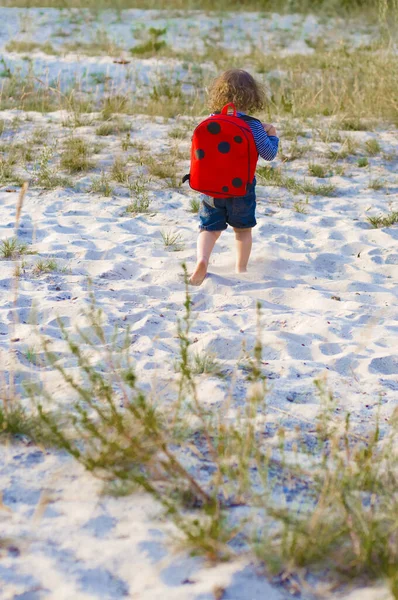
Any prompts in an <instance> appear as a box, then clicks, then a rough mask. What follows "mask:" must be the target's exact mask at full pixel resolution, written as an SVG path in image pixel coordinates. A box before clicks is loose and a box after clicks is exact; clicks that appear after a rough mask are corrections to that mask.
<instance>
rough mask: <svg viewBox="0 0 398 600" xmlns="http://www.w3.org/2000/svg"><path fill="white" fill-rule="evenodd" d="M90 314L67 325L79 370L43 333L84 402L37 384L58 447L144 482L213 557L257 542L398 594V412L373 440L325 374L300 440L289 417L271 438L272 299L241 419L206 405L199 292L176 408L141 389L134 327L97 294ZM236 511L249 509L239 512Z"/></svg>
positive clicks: (280, 562) (34, 390)
mask: <svg viewBox="0 0 398 600" xmlns="http://www.w3.org/2000/svg"><path fill="white" fill-rule="evenodd" d="M185 279H186V282H187V281H188V276H187V271H186V270H185ZM86 319H87V326H86V327H85V328H84V330H83V329H76V331H75V332H74V333H73V332H70V331H69V330H68V329H67V328H66V327H65V326H64V325H63V323H62V321H59V327H60V332H61V334H62V337H63V339H64V341H65V342H66V343H67V345H68V347H69V352H70V355H71V356H73V358H74V361H75V363H76V367H77V369H74V370H73V371H71V370H70V369H68V368H67V364H66V362H65V359H62V358H60V357H59V355H58V354H57V353H55V352H54V351H53V350H52V348H51V343H50V342H49V341H48V340H46V339H44V340H43V349H44V354H45V358H46V361H47V364H48V365H50V366H51V367H52V368H54V369H55V370H56V371H57V372H58V373H59V375H60V377H61V379H62V380H63V382H64V383H65V384H66V386H67V387H68V388H69V389H70V391H71V398H72V410H70V404H69V405H68V406H69V409H68V411H66V412H63V413H60V412H59V411H57V410H54V399H53V396H52V394H51V393H50V392H49V391H47V390H46V388H45V387H43V386H42V385H41V384H32V383H30V384H28V388H27V389H28V391H29V394H30V396H31V398H32V401H33V405H34V406H36V407H37V416H38V418H40V419H41V420H42V428H43V429H44V430H45V431H44V434H45V433H46V432H48V435H49V437H50V438H51V440H52V443H53V444H56V445H58V446H59V447H61V448H63V449H64V450H65V451H66V452H68V453H69V454H71V455H72V456H73V457H74V458H75V459H76V460H78V461H79V462H80V463H81V464H83V465H84V467H85V468H86V469H87V470H88V471H89V472H91V473H93V474H94V475H96V476H97V477H99V478H100V479H102V480H103V481H104V482H107V483H108V484H109V483H111V482H120V484H121V485H122V486H123V489H124V491H126V490H128V491H130V492H131V491H134V489H136V487H139V488H142V489H144V490H146V491H147V492H148V493H150V494H151V495H152V496H153V497H154V498H155V499H156V500H158V502H159V503H160V504H161V505H162V506H163V508H164V511H165V516H166V517H167V518H168V519H171V520H172V521H173V522H174V524H175V525H176V526H177V528H178V529H179V531H180V532H181V543H183V546H184V548H186V549H189V550H190V551H192V552H195V553H200V554H204V555H205V556H206V557H207V558H208V559H210V560H212V561H217V560H222V559H226V558H229V557H232V556H236V554H239V553H240V552H245V553H246V554H247V552H248V551H250V552H251V553H252V555H254V556H255V557H257V559H258V560H259V561H260V562H261V564H263V565H264V566H265V568H266V570H267V572H268V573H270V574H271V575H276V574H278V573H281V572H286V571H287V572H289V573H290V574H291V576H294V577H297V578H298V582H300V577H299V574H300V571H301V569H302V568H303V567H305V568H306V570H307V573H309V574H311V577H312V578H313V576H314V575H317V576H318V578H321V580H323V581H324V582H327V583H328V584H329V585H330V586H336V585H337V584H339V585H342V584H343V583H345V582H347V581H348V580H349V579H352V578H354V579H355V578H357V579H358V580H361V581H362V582H366V581H368V582H370V581H372V580H379V579H380V577H384V578H386V580H387V581H389V584H390V588H391V591H392V594H393V596H394V598H398V578H397V573H398V552H397V548H396V544H395V542H394V540H395V536H396V513H397V510H398V504H397V502H398V500H397V498H396V493H395V492H394V491H396V489H397V484H398V457H397V455H396V452H394V451H393V448H394V447H395V439H396V434H397V427H398V412H397V411H395V412H393V414H392V416H391V418H390V419H389V422H388V424H384V425H383V426H382V424H381V422H380V418H379V416H378V413H377V414H376V416H375V419H374V422H373V424H372V426H371V427H370V428H369V429H368V431H367V433H366V434H365V435H364V434H363V433H362V432H361V431H359V432H357V431H356V428H355V426H354V424H353V422H352V418H351V415H350V414H349V413H345V414H342V412H341V411H340V410H339V411H338V410H337V403H336V400H335V399H334V397H333V394H332V393H331V392H330V391H329V390H328V388H327V384H326V382H325V380H324V379H318V380H316V381H315V386H316V389H317V393H318V395H319V401H320V407H319V411H318V414H317V416H316V417H315V424H314V422H313V421H312V420H311V421H306V419H305V418H301V417H300V416H297V415H296V419H298V424H299V425H300V426H298V427H297V428H296V430H295V433H294V436H293V437H292V436H287V431H286V429H285V427H284V426H283V423H281V424H280V425H279V427H277V428H276V431H275V433H274V435H272V436H269V435H267V436H264V435H263V429H262V427H261V426H260V427H259V423H258V420H257V419H258V417H259V416H261V418H262V419H264V418H265V416H266V415H267V412H268V410H270V411H275V410H276V411H278V407H277V406H273V405H272V406H270V407H267V397H268V388H267V378H266V376H265V374H264V371H263V359H262V355H263V345H262V341H261V331H262V325H261V308H260V306H259V307H258V309H257V336H256V340H255V342H254V346H253V349H252V350H251V351H250V352H248V351H247V350H246V351H245V354H244V358H245V360H244V363H242V362H241V365H242V368H243V364H244V370H243V373H244V374H245V381H246V384H245V385H246V398H245V402H244V403H243V405H241V407H240V408H238V409H235V416H234V418H233V419H230V418H228V417H227V415H228V407H229V406H230V404H231V401H232V397H231V396H230V395H229V394H227V396H226V398H225V401H224V402H223V403H222V405H221V407H219V408H218V407H217V408H216V407H215V406H211V408H210V407H209V408H207V407H206V405H204V404H203V403H202V402H201V401H200V400H199V394H198V383H197V377H203V375H204V374H205V372H206V365H208V362H207V361H206V360H203V356H200V358H199V359H196V358H195V356H197V354H196V353H192V344H193V340H192V334H191V330H192V324H193V313H192V300H191V297H190V295H189V292H188V290H186V295H185V302H184V314H183V316H182V318H181V319H180V320H179V321H178V323H177V336H178V340H179V353H178V358H177V365H176V366H177V372H178V382H177V390H176V400H175V401H173V402H171V403H166V404H162V403H157V402H156V401H155V397H154V398H152V397H149V396H148V395H146V394H145V393H144V392H143V391H142V390H141V389H140V384H139V380H138V378H137V375H136V372H135V370H134V365H133V363H132V359H131V353H130V352H129V349H130V335H129V331H128V330H127V331H125V332H123V331H118V330H115V332H114V334H113V335H112V336H111V338H109V336H107V335H106V334H105V331H104V325H103V322H104V318H103V314H102V311H101V309H99V308H98V307H97V306H96V305H95V301H94V298H93V297H92V304H91V306H90V308H89V309H88V311H87V312H86ZM195 364H196V365H198V367H199V368H198V369H196V373H195ZM210 364H212V362H210ZM198 371H199V372H200V373H201V374H200V375H198ZM210 371H211V372H212V369H210ZM79 372H80V373H81V374H82V375H83V374H84V376H79ZM314 393H315V392H314ZM284 412H285V411H281V416H283V415H284ZM187 415H189V419H188V418H187ZM285 416H288V417H289V418H292V417H293V415H290V414H289V413H288V414H287V415H285ZM192 446H194V454H193V455H192V456H195V459H196V460H198V461H199V462H200V464H201V466H202V470H201V471H202V475H201V474H200V471H199V470H195V475H194V474H193V472H192V471H191V470H187V468H186V466H185V464H186V458H185V460H182V457H183V456H184V457H186V456H187V453H192V450H190V448H191V447H192ZM286 489H288V490H289V496H290V497H291V498H292V499H291V500H290V501H287V498H286ZM237 506H241V507H244V510H243V511H242V512H241V513H236V512H235V511H234V509H235V508H236V507H237ZM231 511H232V512H234V515H235V516H234V518H230V517H229V515H230V514H231ZM239 514H240V515H241V516H239ZM237 536H238V537H239V543H238V544H236V543H235V539H236V537H237ZM326 567H327V568H326ZM308 581H309V580H308V578H307V583H306V585H307V586H308V585H309V583H308ZM298 585H299V583H298ZM299 589H300V585H299ZM313 591H314V592H315V593H316V591H317V589H316V587H315V589H314V590H313Z"/></svg>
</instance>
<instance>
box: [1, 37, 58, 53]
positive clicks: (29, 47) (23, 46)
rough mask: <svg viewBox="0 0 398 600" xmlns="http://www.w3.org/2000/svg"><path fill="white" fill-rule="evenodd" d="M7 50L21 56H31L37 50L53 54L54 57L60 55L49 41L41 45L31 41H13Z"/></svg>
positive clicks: (9, 43)
mask: <svg viewBox="0 0 398 600" xmlns="http://www.w3.org/2000/svg"><path fill="white" fill-rule="evenodd" d="M6 50H7V51H8V52H18V53H19V54H31V53H32V52H35V51H37V50H39V51H40V52H43V53H44V54H51V55H53V56H55V55H57V54H59V52H57V51H56V50H55V49H54V47H53V46H52V45H51V43H50V42H48V41H47V42H44V43H39V42H31V41H29V42H28V41H24V40H11V41H10V42H8V44H7V45H6Z"/></svg>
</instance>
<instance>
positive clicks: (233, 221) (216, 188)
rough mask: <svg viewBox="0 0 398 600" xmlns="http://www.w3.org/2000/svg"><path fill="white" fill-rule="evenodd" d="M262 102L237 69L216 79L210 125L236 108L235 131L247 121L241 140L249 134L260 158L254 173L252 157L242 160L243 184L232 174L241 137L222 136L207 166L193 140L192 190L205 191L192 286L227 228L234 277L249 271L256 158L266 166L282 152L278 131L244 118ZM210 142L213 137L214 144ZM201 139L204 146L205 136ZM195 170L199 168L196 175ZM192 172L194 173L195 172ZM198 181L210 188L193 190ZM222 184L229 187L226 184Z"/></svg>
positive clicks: (202, 275)
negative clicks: (232, 236) (231, 235)
mask: <svg viewBox="0 0 398 600" xmlns="http://www.w3.org/2000/svg"><path fill="white" fill-rule="evenodd" d="M264 102H265V95H264V92H263V91H262V89H261V87H260V86H259V85H258V84H257V83H256V81H255V80H254V79H253V77H252V76H251V75H250V74H249V73H247V72H246V71H242V70H235V69H234V70H231V71H227V72H226V73H224V74H223V75H221V76H220V77H219V78H218V79H216V81H215V82H214V84H213V86H212V88H211V91H210V104H211V108H212V109H213V111H214V112H213V116H214V119H212V118H210V119H208V121H214V122H215V123H217V122H218V121H219V119H222V118H224V121H225V120H228V117H223V116H222V115H220V113H221V111H222V110H223V109H224V110H223V112H224V113H225V112H226V108H227V107H226V105H228V104H231V103H232V104H233V105H234V107H236V108H237V114H236V116H237V117H238V119H235V123H236V125H239V120H242V121H244V123H245V126H243V123H242V130H243V135H244V136H246V133H245V130H246V132H249V131H250V133H251V135H252V139H249V142H250V143H249V145H248V146H247V147H248V152H249V155H250V152H251V150H250V148H252V149H253V148H254V153H255V154H256V156H255V163H254V165H252V167H253V168H251V169H250V156H248V157H246V156H244V157H243V161H242V165H243V163H245V164H246V163H247V164H248V165H249V169H246V168H244V169H243V171H242V169H240V171H239V172H240V173H242V172H245V173H246V180H244V177H243V176H237V175H236V174H234V173H233V172H232V171H231V172H230V169H231V168H232V169H233V170H236V169H237V168H238V167H237V165H236V162H235V163H234V160H233V155H234V153H235V154H236V155H238V154H239V152H238V149H237V148H238V146H239V144H240V143H242V142H241V141H240V139H239V138H241V136H240V135H238V136H234V137H233V138H230V135H231V134H229V137H228V140H229V141H225V140H222V139H221V137H222V136H221V137H219V139H217V143H215V144H212V145H211V146H210V148H213V147H214V151H213V152H212V151H210V153H208V156H207V159H208V160H205V158H206V152H205V151H204V150H203V148H199V147H198V148H196V147H195V136H194V138H193V142H194V143H193V148H192V155H191V170H193V172H194V177H193V181H191V185H192V187H194V189H198V190H200V191H202V192H203V196H202V205H201V210H200V213H199V218H200V226H199V229H200V234H199V238H198V245H197V264H196V268H195V271H194V273H193V274H192V276H191V278H190V283H191V284H192V285H200V284H201V283H202V281H203V279H204V278H205V276H206V273H207V266H208V263H209V259H210V255H211V252H212V250H213V248H214V245H215V243H216V241H217V239H218V238H219V236H220V235H221V232H222V231H223V230H224V229H227V227H228V224H229V225H231V226H232V227H233V229H234V231H235V238H236V249H237V259H236V271H237V272H238V273H242V272H245V271H246V270H247V263H248V260H249V257H250V252H251V246H252V234H251V230H252V228H253V227H254V226H255V225H256V219H255V208H256V196H255V186H256V179H255V177H254V171H255V164H256V162H257V158H258V155H260V156H261V157H262V158H264V159H265V160H273V159H274V158H275V156H276V153H277V151H278V143H279V140H278V138H277V137H276V131H275V128H274V127H273V126H272V125H268V124H266V125H263V124H262V123H261V122H260V121H259V120H258V119H255V118H254V117H251V116H249V115H248V114H246V113H247V112H249V111H250V112H251V111H253V110H259V109H261V108H263V106H264ZM218 115H220V117H218ZM205 123H206V122H205ZM199 127H200V126H199ZM211 129H213V131H211ZM209 131H210V133H211V134H213V135H214V138H216V137H217V138H218V136H220V134H221V131H222V123H218V125H217V127H216V126H213V127H210V129H209ZM249 135H250V134H249ZM212 137H213V136H212V135H210V138H212ZM225 137H226V136H225ZM203 139H204V140H205V141H206V131H205V136H204V138H203ZM253 142H254V143H253ZM231 150H232V154H231V156H230V158H229V159H228V160H227V159H225V160H224V159H223V157H222V156H221V155H222V154H226V155H227V154H229V153H230V152H231ZM240 156H242V154H240ZM212 157H213V159H212ZM195 166H197V167H198V168H197V169H196V170H195ZM192 167H194V168H193V169H192ZM196 173H199V174H201V175H199V179H198V178H197V177H196ZM195 177H196V178H195ZM200 177H202V180H203V182H207V185H206V183H204V186H202V185H197V186H196V187H195V183H198V182H199V184H200V183H201V180H200ZM223 178H224V179H225V181H223ZM227 178H228V180H227ZM229 179H230V180H231V181H229ZM234 189H235V191H234ZM208 190H209V191H208Z"/></svg>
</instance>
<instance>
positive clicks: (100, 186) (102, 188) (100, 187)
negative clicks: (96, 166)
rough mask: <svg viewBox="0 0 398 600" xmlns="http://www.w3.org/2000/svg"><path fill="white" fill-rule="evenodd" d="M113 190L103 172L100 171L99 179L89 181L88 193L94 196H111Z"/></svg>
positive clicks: (109, 180)
mask: <svg viewBox="0 0 398 600" xmlns="http://www.w3.org/2000/svg"><path fill="white" fill-rule="evenodd" d="M113 191H114V188H113V186H112V184H111V179H110V177H109V176H108V175H107V174H106V173H105V171H101V175H100V176H99V177H96V178H94V179H93V180H92V181H91V186H90V192H95V193H96V194H101V195H102V196H105V197H110V196H112V194H113Z"/></svg>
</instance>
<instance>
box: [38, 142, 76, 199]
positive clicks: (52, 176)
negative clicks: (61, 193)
mask: <svg viewBox="0 0 398 600" xmlns="http://www.w3.org/2000/svg"><path fill="white" fill-rule="evenodd" d="M54 153H55V149H54V148H52V147H50V146H44V147H43V149H42V151H41V152H40V154H39V157H38V160H37V163H36V164H35V165H34V168H33V183H35V184H37V185H38V186H39V187H41V188H43V189H45V190H52V189H54V188H56V187H68V186H70V181H69V179H67V178H66V177H62V176H61V175H59V172H58V169H57V168H56V167H55V165H54V164H53V158H54Z"/></svg>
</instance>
